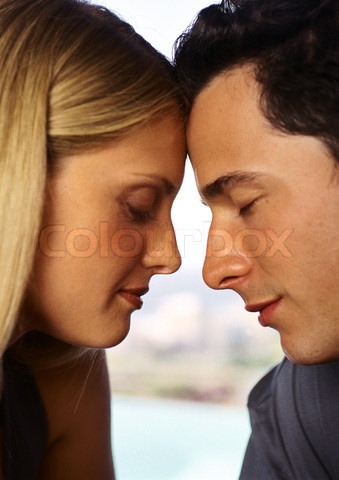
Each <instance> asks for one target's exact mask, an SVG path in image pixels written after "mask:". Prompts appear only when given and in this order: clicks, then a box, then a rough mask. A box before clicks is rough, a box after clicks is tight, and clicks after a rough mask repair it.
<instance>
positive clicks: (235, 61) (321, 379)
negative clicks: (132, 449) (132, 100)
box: [175, 0, 339, 480]
mask: <svg viewBox="0 0 339 480" xmlns="http://www.w3.org/2000/svg"><path fill="white" fill-rule="evenodd" d="M175 62H176V66H177V71H178V76H179V79H180V82H181V84H182V86H183V88H184V90H185V92H186V97H187V99H188V102H189V104H190V107H191V112H190V117H189V121H188V128H187V141H188V151H189V155H190V159H191V161H192V164H193V168H194V171H195V175H196V180H197V186H198V189H199V191H200V193H201V196H202V199H203V201H204V202H205V203H206V204H207V205H208V206H209V207H210V208H211V210H212V225H211V229H210V232H209V240H208V247H207V252H206V259H205V264H204V279H205V281H206V283H207V284H208V285H209V286H210V287H212V288H214V289H232V290H234V291H236V292H237V293H238V294H239V295H241V297H242V298H243V300H244V302H245V308H246V309H247V310H249V311H253V312H258V313H259V321H260V323H261V324H262V325H263V326H270V327H272V328H274V329H276V330H277V331H278V332H279V334H280V338H281V345H282V348H283V350H284V352H285V354H286V356H287V358H288V359H289V360H287V359H285V360H284V361H283V362H282V364H281V365H279V366H278V367H277V368H276V369H274V370H273V371H272V372H270V373H269V374H268V375H267V376H266V377H265V378H264V379H263V380H262V381H261V382H259V384H258V385H257V386H256V387H255V388H254V390H253V391H252V393H251V395H250V399H249V408H250V413H251V422H252V436H251V439H250V442H249V445H248V449H247V452H246V456H245V461H244V465H243V469H242V474H241V479H242V480H245V479H246V480H271V479H285V480H313V479H314V480H325V479H332V480H334V479H338V478H339V456H338V454H337V445H338V444H339V425H338V420H337V418H339V417H338V414H339V405H338V404H339V401H338V400H339V361H338V360H339V318H338V316H339V313H338V312H339V293H338V280H339V172H338V162H339V3H338V1H337V0H323V1H321V2H320V1H319V0H275V1H274V2H269V1H267V0H238V1H234V2H231V1H224V2H222V3H221V4H218V5H212V6H211V7H208V8H207V9H204V10H203V11H202V12H200V14H199V16H198V17H197V20H196V21H195V23H194V24H193V25H192V27H191V28H190V29H189V30H188V31H187V32H186V33H185V34H183V36H182V37H181V38H180V39H179V41H178V42H177V50H176V57H175Z"/></svg>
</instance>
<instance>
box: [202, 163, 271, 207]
mask: <svg viewBox="0 0 339 480" xmlns="http://www.w3.org/2000/svg"><path fill="white" fill-rule="evenodd" d="M263 176H264V175H263V174H262V173H259V172H244V171H242V170H237V171H235V172H231V173H228V174H227V175H222V176H221V177H219V178H217V179H216V180H214V181H213V182H211V183H209V184H207V185H205V187H204V188H203V189H202V190H201V199H202V202H203V203H205V202H207V201H208V200H211V199H213V198H214V197H217V196H219V195H222V194H223V193H225V191H228V190H230V189H231V188H233V187H235V186H237V185H240V184H243V183H248V182H251V181H253V180H257V179H258V178H259V177H263Z"/></svg>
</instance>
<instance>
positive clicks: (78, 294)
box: [21, 118, 186, 347]
mask: <svg viewBox="0 0 339 480" xmlns="http://www.w3.org/2000/svg"><path fill="white" fill-rule="evenodd" d="M185 154H186V147H185V141H184V134H183V131H182V129H181V127H180V126H179V124H178V122H177V121H176V119H173V118H167V119H165V120H161V121H160V122H157V123H153V124H149V125H146V126H143V127H139V128H138V129H136V130H135V131H133V132H131V133H129V134H128V135H127V136H126V137H125V138H123V139H121V140H120V141H117V142H114V143H111V144H109V145H108V146H105V147H103V148H101V149H100V150H96V151H91V152H85V153H81V154H78V155H74V156H71V157H65V158H61V159H60V162H59V170H58V171H57V172H56V174H55V175H54V176H53V177H52V178H50V179H49V181H48V185H47V191H48V200H47V204H46V209H45V215H44V220H43V225H42V229H41V235H40V242H39V246H40V248H39V249H38V252H37V257H36V262H35V268H34V275H33V278H32V280H31V282H30V288H29V292H28V295H27V300H26V312H27V310H28V312H29V314H28V315H27V313H26V318H25V321H24V325H23V326H21V332H22V331H28V330H38V331H41V332H43V333H47V334H49V335H50V336H53V337H55V338H57V339H60V340H62V341H66V342H68V343H72V344H76V345H81V346H88V347H112V346H114V345H116V344H118V343H119V342H121V341H122V340H123V339H124V338H125V337H126V335H127V333H128V331H129V328H130V317H131V313H132V312H133V311H135V310H137V309H139V308H141V301H140V295H141V294H142V293H144V292H145V291H146V290H147V289H148V287H149V283H150V280H151V278H152V276H153V275H155V274H169V273H173V272H175V271H176V270H177V269H178V268H179V266H180V264H181V258H180V255H179V252H178V249H177V245H176V240H175V234H174V230H173V225H172V222H171V217H170V213H171V207H172V203H173V200H174V198H175V195H176V193H177V192H178V190H179V188H180V185H181V183H182V179H183V172H184V162H185ZM131 290H133V293H131Z"/></svg>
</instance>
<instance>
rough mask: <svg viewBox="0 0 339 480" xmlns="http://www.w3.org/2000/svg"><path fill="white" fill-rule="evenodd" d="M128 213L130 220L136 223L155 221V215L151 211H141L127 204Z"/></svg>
mask: <svg viewBox="0 0 339 480" xmlns="http://www.w3.org/2000/svg"><path fill="white" fill-rule="evenodd" d="M127 213H128V216H129V218H131V219H132V220H133V221H135V222H140V223H141V222H147V221H150V220H153V219H154V213H153V212H152V211H151V210H140V209H139V208H136V207H133V206H132V205H129V204H127Z"/></svg>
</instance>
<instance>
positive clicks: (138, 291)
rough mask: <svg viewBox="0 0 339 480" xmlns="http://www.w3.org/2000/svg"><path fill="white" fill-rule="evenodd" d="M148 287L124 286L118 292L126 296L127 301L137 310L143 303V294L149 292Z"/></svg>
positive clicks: (123, 296)
mask: <svg viewBox="0 0 339 480" xmlns="http://www.w3.org/2000/svg"><path fill="white" fill-rule="evenodd" d="M148 290H149V289H148V287H141V288H124V289H121V290H119V291H118V292H117V293H118V294H119V295H120V296H121V297H122V298H124V299H125V300H126V301H127V302H129V303H130V304H131V305H133V307H135V308H136V309H137V310H140V308H141V307H142V305H143V301H142V300H141V297H142V295H145V294H146V293H147V292H148Z"/></svg>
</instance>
